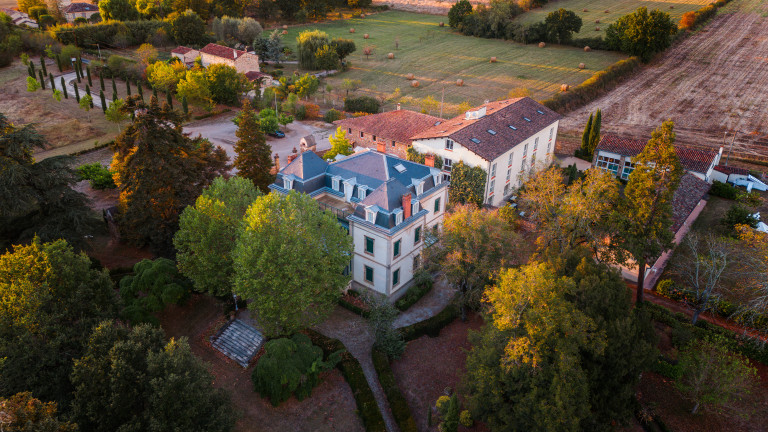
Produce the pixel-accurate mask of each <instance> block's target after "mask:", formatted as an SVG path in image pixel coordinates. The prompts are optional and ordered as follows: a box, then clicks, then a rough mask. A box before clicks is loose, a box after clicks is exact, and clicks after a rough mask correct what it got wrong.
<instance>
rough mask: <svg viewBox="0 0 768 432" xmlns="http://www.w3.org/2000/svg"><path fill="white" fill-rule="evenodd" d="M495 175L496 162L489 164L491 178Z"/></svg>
mask: <svg viewBox="0 0 768 432" xmlns="http://www.w3.org/2000/svg"><path fill="white" fill-rule="evenodd" d="M494 177H496V164H492V165H491V178H494Z"/></svg>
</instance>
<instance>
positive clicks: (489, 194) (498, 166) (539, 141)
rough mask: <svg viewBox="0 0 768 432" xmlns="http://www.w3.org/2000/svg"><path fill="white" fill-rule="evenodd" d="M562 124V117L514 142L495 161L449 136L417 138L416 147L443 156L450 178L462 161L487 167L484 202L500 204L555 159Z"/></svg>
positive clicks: (443, 167) (414, 145)
mask: <svg viewBox="0 0 768 432" xmlns="http://www.w3.org/2000/svg"><path fill="white" fill-rule="evenodd" d="M559 123H560V121H559V120H557V121H555V122H554V123H552V124H550V125H548V126H547V127H546V128H544V129H542V130H540V131H539V132H537V133H536V134H535V135H533V136H531V137H529V138H528V139H526V140H525V141H522V142H520V143H517V144H514V143H510V146H511V147H510V149H509V150H508V151H507V152H505V153H504V154H502V155H501V156H499V157H497V158H496V159H494V160H493V161H487V160H485V159H483V158H482V157H480V156H479V155H478V154H476V153H474V152H472V151H471V150H469V149H468V148H466V147H464V146H462V145H461V143H458V142H456V141H454V140H451V139H449V138H445V137H443V138H431V139H419V140H414V141H413V148H414V149H415V150H417V151H418V152H420V153H434V154H436V155H438V156H440V157H441V158H443V166H442V167H441V168H442V169H443V171H444V172H445V174H446V177H447V178H449V176H450V166H451V165H452V164H453V163H456V162H458V161H462V162H464V164H466V165H468V166H472V167H480V168H482V169H483V170H485V172H486V173H487V174H488V176H487V180H486V185H485V197H484V201H485V202H486V204H490V205H492V206H496V207H498V206H502V205H503V204H504V202H505V200H506V198H507V197H509V196H510V195H512V194H513V193H514V190H515V189H517V188H518V187H520V186H522V184H523V183H524V181H525V177H526V175H528V173H530V172H531V171H532V170H537V169H540V168H541V167H546V166H548V165H549V164H550V163H551V162H552V155H553V154H554V152H555V145H556V141H557V130H558V126H559ZM449 141H450V143H449ZM494 166H495V169H494ZM494 174H495V175H494Z"/></svg>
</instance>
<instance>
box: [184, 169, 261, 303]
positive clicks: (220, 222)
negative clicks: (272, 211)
mask: <svg viewBox="0 0 768 432" xmlns="http://www.w3.org/2000/svg"><path fill="white" fill-rule="evenodd" d="M261 195H262V194H261V192H260V191H259V190H258V189H257V188H256V187H255V186H254V185H253V182H251V180H249V179H247V178H244V177H239V176H238V177H232V178H230V179H228V180H227V179H225V178H223V177H219V178H217V179H216V180H214V181H213V183H212V184H211V185H210V186H209V187H207V188H205V189H204V190H203V193H202V195H200V197H198V198H197V201H195V205H194V206H189V207H187V208H186V209H184V212H182V214H181V219H180V220H179V231H178V232H177V233H176V236H175V237H174V239H173V242H174V245H175V246H176V260H177V262H178V267H179V271H180V272H181V273H182V274H183V275H184V276H186V277H188V278H189V279H190V280H192V282H193V284H194V288H195V290H197V291H202V292H208V293H210V294H212V295H216V296H225V295H230V294H231V293H232V277H233V275H234V269H233V264H232V250H233V249H234V247H235V242H236V241H237V238H238V237H239V234H240V226H241V224H242V222H243V217H244V216H245V212H246V210H248V207H250V205H251V204H253V202H254V201H256V199H257V198H258V197H259V196H261Z"/></svg>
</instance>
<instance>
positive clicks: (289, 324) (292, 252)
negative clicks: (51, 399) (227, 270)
mask: <svg viewBox="0 0 768 432" xmlns="http://www.w3.org/2000/svg"><path fill="white" fill-rule="evenodd" d="M351 258H352V239H351V237H350V236H349V234H347V232H346V230H345V229H344V228H343V227H342V226H341V225H339V223H338V221H337V219H336V216H334V215H333V214H331V213H330V212H325V211H322V210H320V208H319V207H318V206H317V203H316V202H315V200H314V199H312V198H311V197H310V196H309V195H305V194H299V193H298V192H296V191H291V192H290V193H289V194H288V195H281V194H276V193H272V194H269V195H266V196H263V197H260V198H258V199H257V200H256V201H255V202H254V203H253V204H252V205H251V207H250V208H249V209H248V212H247V213H246V215H245V220H244V226H243V232H242V234H241V235H240V237H239V238H238V240H237V242H236V245H235V250H234V252H233V259H234V268H235V277H234V282H235V283H234V288H235V289H234V291H235V293H237V294H239V295H241V296H242V297H244V298H248V299H251V300H252V303H251V305H252V306H253V310H254V312H255V314H256V316H257V317H258V320H259V324H260V325H261V326H263V327H264V330H265V333H266V334H267V335H269V336H275V335H285V334H292V333H295V332H296V331H298V330H301V329H302V328H306V327H310V326H312V325H314V324H317V323H319V322H321V321H323V320H324V319H325V318H326V317H327V316H328V314H330V312H331V311H332V310H333V308H334V306H335V304H336V300H337V299H338V298H339V296H340V295H341V290H342V288H344V286H345V285H346V284H347V283H348V282H349V276H345V275H344V274H342V272H343V270H344V268H345V267H346V266H347V265H348V264H349V261H350V260H351Z"/></svg>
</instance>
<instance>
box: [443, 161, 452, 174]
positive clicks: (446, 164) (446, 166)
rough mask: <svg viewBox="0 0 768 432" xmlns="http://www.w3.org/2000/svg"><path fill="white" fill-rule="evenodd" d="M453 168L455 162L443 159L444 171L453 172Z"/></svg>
mask: <svg viewBox="0 0 768 432" xmlns="http://www.w3.org/2000/svg"><path fill="white" fill-rule="evenodd" d="M452 168H453V161H452V160H451V159H448V158H443V171H447V172H451V169H452Z"/></svg>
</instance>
